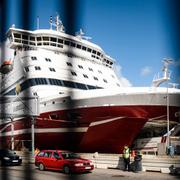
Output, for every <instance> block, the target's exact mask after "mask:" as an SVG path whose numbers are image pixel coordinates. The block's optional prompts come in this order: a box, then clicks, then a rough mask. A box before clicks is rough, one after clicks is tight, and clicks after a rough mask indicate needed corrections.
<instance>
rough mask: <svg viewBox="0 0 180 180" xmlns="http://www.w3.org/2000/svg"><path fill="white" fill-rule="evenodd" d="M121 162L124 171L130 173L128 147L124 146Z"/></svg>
mask: <svg viewBox="0 0 180 180" xmlns="http://www.w3.org/2000/svg"><path fill="white" fill-rule="evenodd" d="M123 160H124V171H130V149H129V147H128V146H124V150H123Z"/></svg>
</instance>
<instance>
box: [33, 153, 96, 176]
mask: <svg viewBox="0 0 180 180" xmlns="http://www.w3.org/2000/svg"><path fill="white" fill-rule="evenodd" d="M35 165H36V166H37V167H39V170H41V171H43V170H45V169H49V170H61V171H63V172H64V173H66V174H69V173H73V172H88V171H92V170H93V169H94V165H93V164H92V162H91V161H90V160H88V159H83V158H81V157H80V156H79V155H78V154H76V153H73V152H69V151H62V150H42V151H40V152H39V153H38V154H37V156H36V157H35Z"/></svg>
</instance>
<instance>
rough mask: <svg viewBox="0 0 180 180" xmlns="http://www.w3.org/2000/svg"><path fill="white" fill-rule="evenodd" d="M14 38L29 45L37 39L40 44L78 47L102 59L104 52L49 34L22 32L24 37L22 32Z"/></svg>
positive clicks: (108, 62)
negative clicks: (36, 35)
mask: <svg viewBox="0 0 180 180" xmlns="http://www.w3.org/2000/svg"><path fill="white" fill-rule="evenodd" d="M14 38H15V42H17V43H23V44H27V45H28V42H29V44H30V45H36V43H35V41H36V40H37V45H38V46H41V45H45V46H47V45H51V46H57V47H60V48H63V45H61V44H64V45H67V46H71V47H76V48H78V49H82V50H84V51H87V52H90V53H92V54H94V55H92V57H94V58H96V59H100V58H99V57H103V54H101V53H100V52H98V51H96V50H94V49H91V48H89V47H85V46H82V45H80V44H76V43H75V42H73V41H71V40H63V39H60V38H55V37H48V36H38V37H33V36H28V35H25V34H22V37H21V34H18V33H14ZM29 40H30V41H29ZM42 41H43V42H42ZM95 55H97V56H95ZM98 56H99V57H98ZM103 61H104V62H106V63H107V64H110V65H112V64H113V62H112V61H109V60H108V59H106V58H104V59H103Z"/></svg>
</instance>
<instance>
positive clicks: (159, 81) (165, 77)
mask: <svg viewBox="0 0 180 180" xmlns="http://www.w3.org/2000/svg"><path fill="white" fill-rule="evenodd" d="M162 62H163V63H164V65H163V68H162V71H163V76H162V77H159V74H158V75H156V76H155V77H154V79H153V81H152V86H153V87H158V86H159V85H160V84H162V83H163V82H166V81H168V80H170V72H169V65H170V64H172V63H173V60H172V59H170V58H164V59H163V61H162Z"/></svg>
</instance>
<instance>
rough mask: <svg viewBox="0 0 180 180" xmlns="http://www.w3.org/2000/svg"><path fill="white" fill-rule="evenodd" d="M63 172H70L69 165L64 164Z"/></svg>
mask: <svg viewBox="0 0 180 180" xmlns="http://www.w3.org/2000/svg"><path fill="white" fill-rule="evenodd" d="M63 172H64V173H65V174H70V168H69V166H64V168H63Z"/></svg>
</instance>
